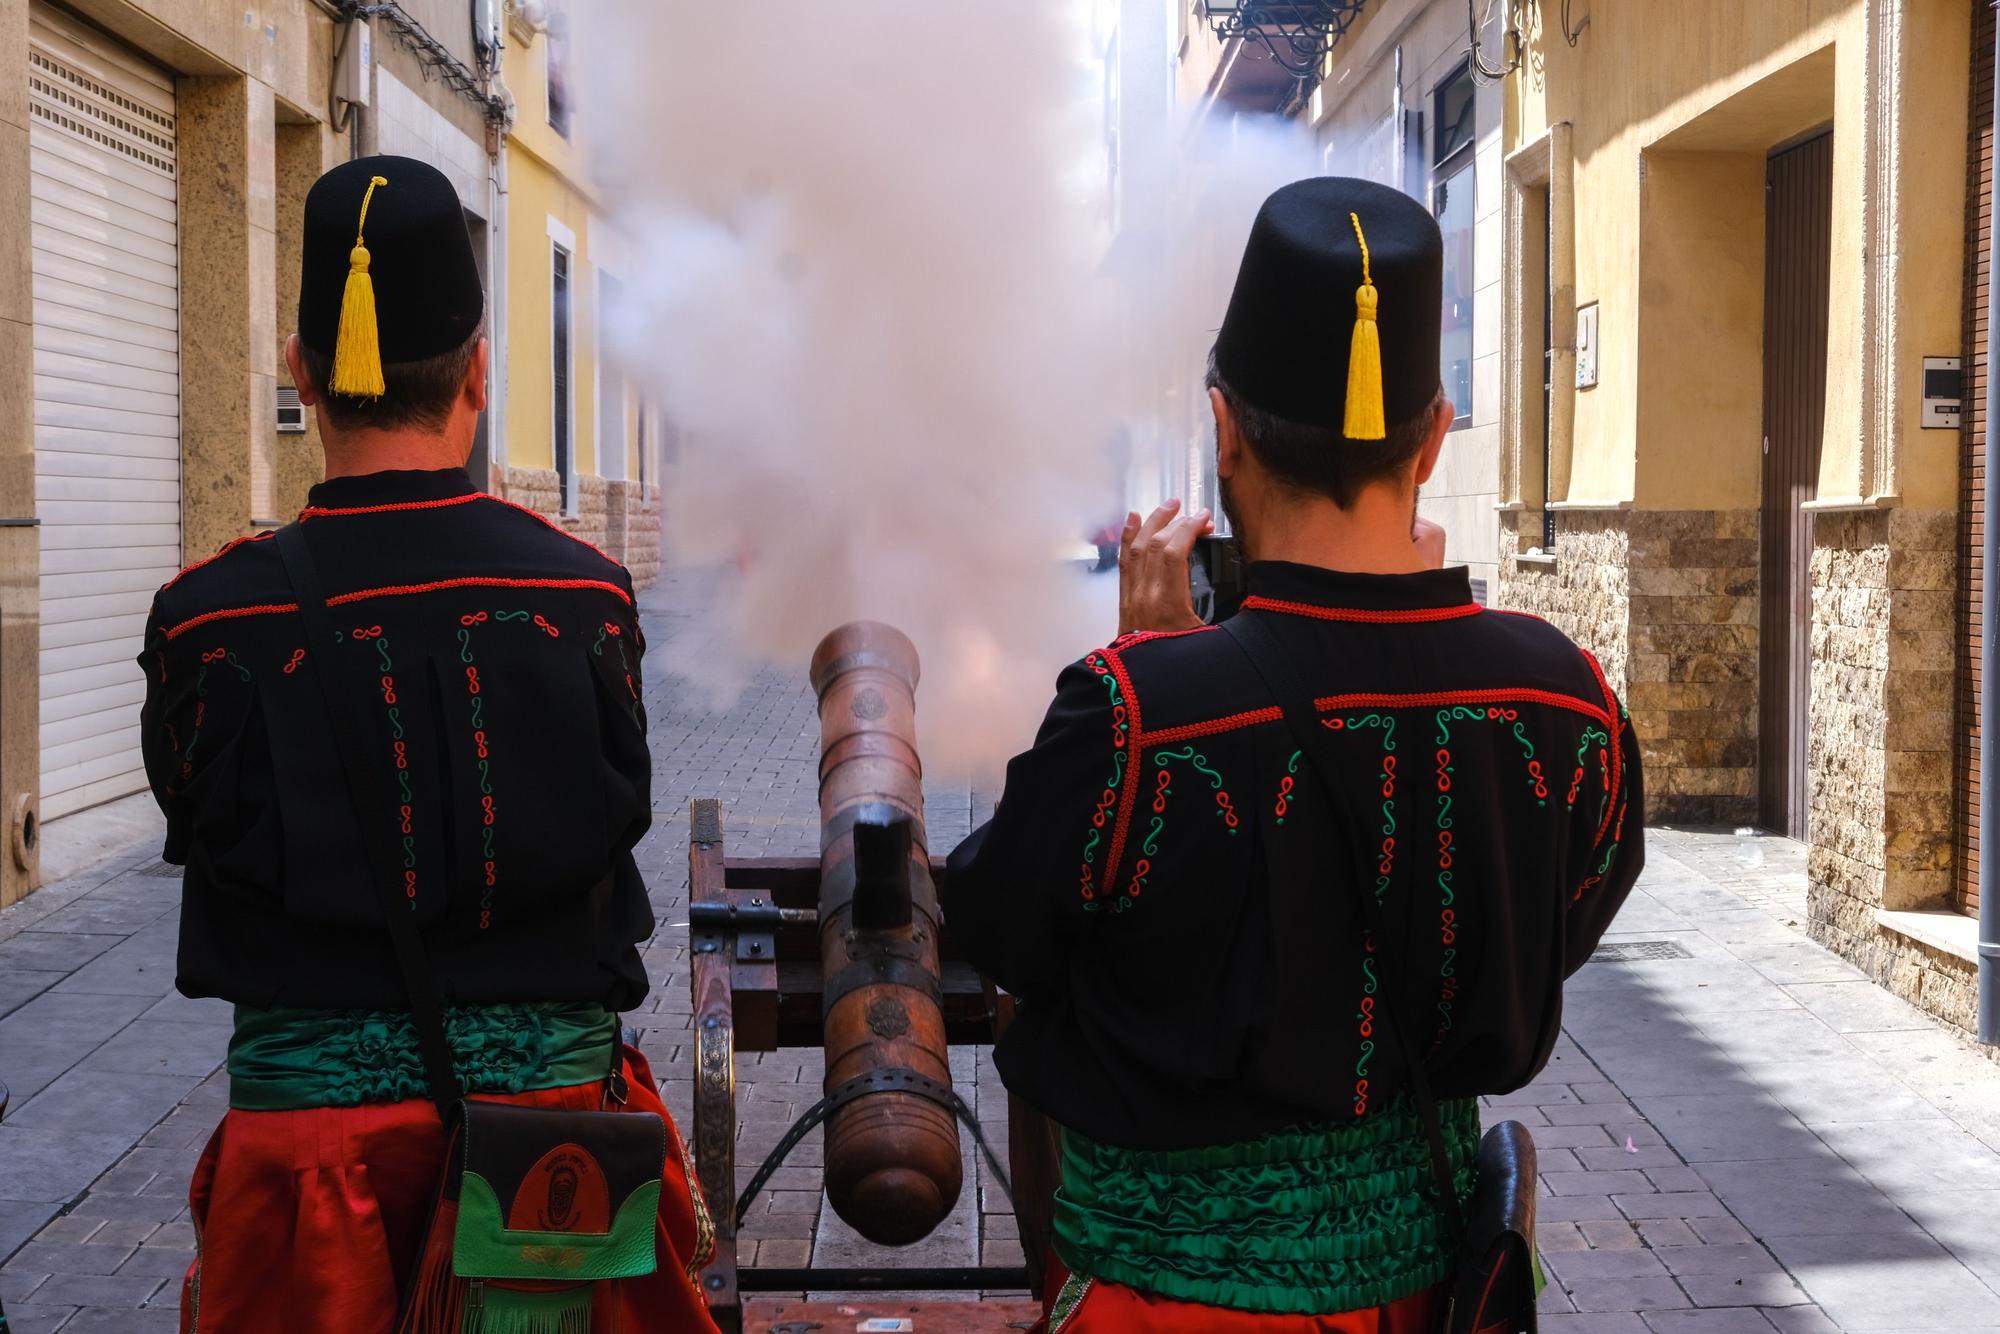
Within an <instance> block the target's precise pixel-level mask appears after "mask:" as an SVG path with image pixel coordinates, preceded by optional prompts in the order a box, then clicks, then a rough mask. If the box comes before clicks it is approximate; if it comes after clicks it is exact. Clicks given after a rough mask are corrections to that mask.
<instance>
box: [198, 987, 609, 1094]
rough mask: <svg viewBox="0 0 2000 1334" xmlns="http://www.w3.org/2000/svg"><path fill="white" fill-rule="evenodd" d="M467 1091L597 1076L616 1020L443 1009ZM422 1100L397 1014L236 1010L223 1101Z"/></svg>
mask: <svg viewBox="0 0 2000 1334" xmlns="http://www.w3.org/2000/svg"><path fill="white" fill-rule="evenodd" d="M445 1035H446V1037H447V1038H448V1039H449V1040H450V1042H451V1053H452V1064H453V1065H454V1066H455V1067H456V1068H457V1070H458V1082H459V1087H460V1089H461V1090H462V1091H463V1092H466V1093H526V1092H529V1091H530V1090H534V1089H551V1088H564V1087H567V1086H569V1085H571V1084H588V1083H589V1082H591V1081H592V1080H594V1079H603V1078H604V1077H605V1076H606V1075H608V1074H609V1073H610V1071H611V1051H612V1044H613V1043H615V1042H616V1041H617V1040H618V1021H617V1017H616V1016H614V1015H613V1014H612V1013H611V1012H610V1011H609V1010H606V1009H605V1008H604V1007H603V1006H602V1005H586V1004H574V1003H562V1004H519V1005H477V1006H455V1007H451V1008H448V1009H446V1011H445ZM428 1096H429V1085H428V1083H427V1081H426V1080H425V1079H424V1062H423V1056H422V1055H421V1054H420V1053H419V1051H418V1049H417V1034H416V1029H415V1028H414V1027H413V1026H412V1025H411V1023H410V1016H409V1014H408V1012H406V1011H402V1010H297V1009H260V1008H257V1007H255V1006H249V1005H239V1006H237V1007H236V1031H235V1033H234V1034H233V1035H231V1037H230V1039H229V1105H230V1106H231V1107H233V1108H236V1109H237V1110H239V1111H248V1112H285V1111H298V1110H302V1109H306V1108H315V1107H357V1106H360V1105H361V1104H362V1103H381V1102H402V1101H404V1100H406V1099H409V1098H423V1097H428Z"/></svg>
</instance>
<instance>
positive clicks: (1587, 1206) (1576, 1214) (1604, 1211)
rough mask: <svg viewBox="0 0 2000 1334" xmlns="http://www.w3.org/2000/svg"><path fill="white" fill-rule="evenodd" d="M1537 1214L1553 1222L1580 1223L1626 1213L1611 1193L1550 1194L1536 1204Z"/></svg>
mask: <svg viewBox="0 0 2000 1334" xmlns="http://www.w3.org/2000/svg"><path fill="white" fill-rule="evenodd" d="M1535 1216H1536V1217H1537V1218H1546V1219H1548V1220H1549V1221H1550V1222H1552V1223H1580V1222H1583V1221H1585V1220H1586V1219H1615V1220H1619V1221H1623V1220H1624V1218H1625V1215H1624V1214H1623V1213H1621V1212H1620V1211H1619V1209H1618V1206H1617V1205H1615V1204H1613V1203H1612V1202H1611V1197H1610V1196H1609V1195H1550V1196H1545V1197H1544V1198H1542V1199H1541V1200H1539V1201H1537V1202H1536V1204H1535Z"/></svg>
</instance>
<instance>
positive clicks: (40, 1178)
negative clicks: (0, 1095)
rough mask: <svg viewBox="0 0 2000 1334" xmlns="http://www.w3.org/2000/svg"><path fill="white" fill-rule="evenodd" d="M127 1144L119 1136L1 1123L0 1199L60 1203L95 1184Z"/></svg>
mask: <svg viewBox="0 0 2000 1334" xmlns="http://www.w3.org/2000/svg"><path fill="white" fill-rule="evenodd" d="M129 1143H130V1141H129V1140H127V1139H126V1138H125V1137H124V1136H122V1135H108V1134H104V1135H101V1134H90V1133H79V1132H76V1131H69V1130H44V1129H39V1128H37V1127H33V1126H25V1125H20V1124H17V1123H16V1122H15V1121H13V1120H12V1119H11V1118H10V1119H9V1120H8V1121H6V1122H4V1123H0V1163H5V1164H7V1169H6V1170H5V1171H4V1172H0V1199H15V1200H28V1201H35V1202H42V1201H48V1202H51V1203H54V1204H61V1203H63V1202H65V1201H67V1200H70V1199H73V1198H74V1197H75V1196H76V1195H77V1194H78V1192H80V1191H82V1190H83V1188H84V1187H86V1186H88V1185H89V1184H90V1183H91V1182H92V1181H94V1180H96V1179H97V1176H98V1174H99V1173H101V1172H102V1171H104V1169H105V1168H107V1167H109V1166H110V1165H111V1164H112V1163H113V1162H114V1161H116V1160H117V1158H118V1155H119V1154H121V1153H123V1152H124V1151H125V1148H126V1146H127V1145H128V1144H129Z"/></svg>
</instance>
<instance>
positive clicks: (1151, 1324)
mask: <svg viewBox="0 0 2000 1334" xmlns="http://www.w3.org/2000/svg"><path fill="white" fill-rule="evenodd" d="M1049 1270H1050V1273H1049V1283H1048V1286H1047V1287H1046V1288H1045V1289H1043V1291H1044V1292H1046V1293H1047V1294H1048V1295H1047V1298H1046V1300H1047V1301H1048V1303H1049V1312H1048V1314H1049V1317H1050V1318H1049V1319H1048V1320H1045V1321H1044V1324H1043V1326H1042V1328H1043V1329H1044V1330H1048V1331H1052V1332H1053V1334H1142V1332H1143V1334H1442V1331H1443V1330H1444V1322H1445V1308H1446V1303H1447V1300H1448V1298H1449V1296H1450V1293H1449V1291H1448V1290H1447V1289H1446V1288H1445V1287H1443V1286H1439V1287H1435V1288H1431V1289H1428V1290H1426V1291H1424V1292H1419V1293H1417V1294H1416V1295H1414V1296H1411V1297H1405V1298H1403V1299H1402V1300H1401V1301H1398V1302H1391V1303H1390V1304H1389V1305H1387V1306H1377V1307H1371V1308H1369V1309H1368V1310H1366V1311H1347V1312H1344V1313H1342V1314H1339V1315H1262V1314H1259V1313H1258V1312H1255V1311H1232V1310H1229V1309H1228V1308H1226V1307H1221V1306H1204V1305H1202V1304H1201V1303H1199V1302H1182V1301H1175V1300H1174V1299H1173V1298H1171V1297H1156V1296H1153V1295H1152V1294H1150V1293H1144V1292H1140V1291H1138V1290H1137V1289H1135V1288H1128V1287H1126V1286H1124V1285H1123V1284H1121V1283H1106V1282H1104V1281H1103V1280H1102V1279H1092V1280H1091V1282H1090V1285H1089V1287H1088V1288H1087V1289H1086V1290H1085V1291H1084V1294H1083V1300H1082V1301H1081V1302H1077V1303H1075V1304H1074V1305H1073V1306H1070V1307H1069V1310H1068V1312H1067V1316H1068V1318H1067V1319H1063V1320H1061V1321H1060V1323H1058V1322H1057V1320H1056V1319H1055V1317H1058V1316H1061V1315H1063V1314H1064V1312H1062V1311H1059V1310H1057V1309H1056V1308H1057V1307H1059V1306H1064V1305H1067V1303H1065V1301H1064V1299H1063V1286H1064V1283H1065V1281H1066V1280H1067V1279H1068V1278H1069V1272H1068V1271H1067V1270H1066V1269H1064V1268H1063V1267H1062V1263H1061V1262H1060V1261H1057V1260H1051V1261H1050V1262H1049ZM1499 1329H1500V1327H1499V1326H1495V1327H1494V1329H1493V1331H1489V1334H1497V1332H1498V1330H1499Z"/></svg>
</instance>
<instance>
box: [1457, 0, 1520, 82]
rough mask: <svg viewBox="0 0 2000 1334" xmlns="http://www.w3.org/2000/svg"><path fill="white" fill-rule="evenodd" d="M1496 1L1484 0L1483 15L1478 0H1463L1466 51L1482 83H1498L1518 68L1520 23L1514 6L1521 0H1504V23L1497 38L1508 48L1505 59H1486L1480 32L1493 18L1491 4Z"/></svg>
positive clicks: (1474, 75) (1475, 74)
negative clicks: (1499, 62) (1496, 61)
mask: <svg viewBox="0 0 2000 1334" xmlns="http://www.w3.org/2000/svg"><path fill="white" fill-rule="evenodd" d="M1499 3H1501V0H1487V3H1486V16H1485V18H1483V19H1482V18H1481V17H1480V15H1479V0H1465V23H1466V28H1467V30H1468V34H1469V37H1470V41H1471V44H1470V45H1469V46H1468V47H1467V49H1466V55H1467V57H1468V58H1469V59H1470V61H1471V64H1472V77H1473V78H1474V79H1475V80H1477V81H1479V82H1481V83H1498V82H1500V81H1501V80H1502V79H1504V78H1506V77H1507V76H1508V75H1509V74H1512V73H1513V72H1514V71H1515V70H1517V69H1519V68H1521V27H1520V23H1519V21H1518V20H1519V13H1518V8H1517V7H1518V5H1519V4H1520V0H1506V5H1507V26H1506V27H1505V28H1504V29H1502V30H1501V34H1500V40H1501V42H1502V43H1503V44H1504V45H1505V46H1506V47H1507V50H1508V54H1507V56H1506V63H1505V64H1502V65H1498V66H1494V65H1488V64H1487V63H1486V53H1485V49H1484V43H1483V41H1482V39H1481V38H1480V35H1479V32H1480V29H1482V28H1484V27H1485V26H1486V25H1487V24H1488V23H1491V22H1492V21H1493V7H1494V6H1495V5H1497V4H1499Z"/></svg>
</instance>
